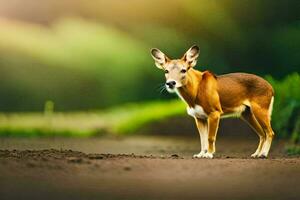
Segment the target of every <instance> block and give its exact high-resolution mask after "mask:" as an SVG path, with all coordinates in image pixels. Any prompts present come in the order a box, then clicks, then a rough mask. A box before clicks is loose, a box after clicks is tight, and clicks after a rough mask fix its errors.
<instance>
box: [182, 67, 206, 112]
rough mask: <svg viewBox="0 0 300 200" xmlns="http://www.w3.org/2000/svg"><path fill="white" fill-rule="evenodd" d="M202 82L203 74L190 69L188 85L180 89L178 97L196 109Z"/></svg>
mask: <svg viewBox="0 0 300 200" xmlns="http://www.w3.org/2000/svg"><path fill="white" fill-rule="evenodd" d="M201 80H202V72H200V71H197V70H194V69H190V70H189V71H188V74H187V83H186V85H184V86H182V87H180V88H178V93H179V94H178V95H179V96H180V97H181V98H182V99H183V100H184V101H185V102H186V103H187V104H188V106H189V107H194V106H195V104H196V99H197V96H198V90H199V84H200V82H201Z"/></svg>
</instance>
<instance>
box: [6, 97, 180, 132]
mask: <svg viewBox="0 0 300 200" xmlns="http://www.w3.org/2000/svg"><path fill="white" fill-rule="evenodd" d="M184 113H185V106H184V103H182V102H181V101H180V100H171V101H155V102H146V103H132V104H126V105H123V106H120V107H116V108H112V109H108V110H105V111H102V112H69V113H55V112H53V113H52V114H51V115H50V116H49V114H47V113H44V114H43V113H27V114H24V113H14V114H3V113H2V114H0V136H18V137H19V136H23V137H35V136H65V137H66V136H73V137H88V136H96V135H102V134H105V133H110V134H132V133H135V132H136V131H137V130H138V129H139V128H141V127H143V126H145V125H146V124H149V123H151V122H155V121H159V120H162V119H165V118H168V117H172V116H178V115H182V114H184Z"/></svg>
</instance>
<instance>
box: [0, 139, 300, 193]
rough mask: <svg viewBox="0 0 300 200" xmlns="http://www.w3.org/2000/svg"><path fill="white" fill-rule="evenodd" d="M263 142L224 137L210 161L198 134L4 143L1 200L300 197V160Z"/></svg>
mask: <svg viewBox="0 0 300 200" xmlns="http://www.w3.org/2000/svg"><path fill="white" fill-rule="evenodd" d="M256 143H257V141H256V138H255V137H254V136H253V137H244V138H236V137H223V138H222V137H220V138H219V139H218V143H217V148H218V149H217V150H218V154H217V155H216V158H214V159H212V160H207V159H192V155H193V154H194V153H197V152H198V149H199V143H198V139H197V137H196V136H195V137H194V138H180V137H169V136H168V137H150V136H143V137H126V138H90V139H88V138H86V139H66V138H65V139H63V138H60V139H55V138H53V139H1V140H0V145H1V149H3V150H1V151H0V199H299V198H300V190H299V187H298V186H299V180H300V159H299V157H289V156H287V155H285V154H284V143H283V142H277V141H275V142H274V145H273V148H272V152H271V158H269V159H260V160H257V159H250V158H249V155H250V154H251V153H253V151H254V150H255V147H256V145H257V144H256ZM67 149H72V150H67Z"/></svg>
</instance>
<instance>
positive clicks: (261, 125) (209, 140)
mask: <svg viewBox="0 0 300 200" xmlns="http://www.w3.org/2000/svg"><path fill="white" fill-rule="evenodd" d="M150 52H151V56H152V57H153V59H154V62H155V65H156V67H158V68H159V69H161V70H163V71H164V73H165V78H166V82H165V87H166V90H167V91H168V92H169V93H176V94H177V95H178V96H179V97H180V98H181V99H182V100H183V102H185V104H186V106H187V113H188V115H190V116H192V117H193V118H194V119H195V122H196V127H197V129H198V132H199V135H200V143H201V151H200V153H198V154H195V155H194V156H193V158H213V157H214V154H215V152H216V147H215V143H216V136H217V131H218V128H219V122H220V119H221V118H226V117H237V118H241V119H242V120H243V121H245V122H246V123H247V124H248V125H249V126H250V127H251V128H252V129H253V130H254V132H255V133H257V135H258V138H259V143H258V147H257V149H256V151H255V152H254V153H253V154H252V155H251V157H252V158H267V157H268V154H269V150H270V148H271V143H272V140H273V137H274V131H273V129H272V127H271V115H272V109H273V103H274V90H273V88H272V86H271V84H270V83H268V82H267V81H266V80H265V79H263V78H261V77H259V76H257V75H254V74H249V73H229V74H223V75H218V76H217V75H215V74H214V73H212V72H210V71H208V70H206V71H199V70H196V69H195V66H196V64H197V59H198V57H199V54H200V48H199V47H198V46H197V45H193V46H192V47H191V48H190V49H188V50H187V51H186V53H185V54H184V55H183V56H182V58H180V59H170V58H169V57H167V56H166V55H165V54H164V53H163V52H162V51H160V50H159V49H157V48H153V49H151V51H150Z"/></svg>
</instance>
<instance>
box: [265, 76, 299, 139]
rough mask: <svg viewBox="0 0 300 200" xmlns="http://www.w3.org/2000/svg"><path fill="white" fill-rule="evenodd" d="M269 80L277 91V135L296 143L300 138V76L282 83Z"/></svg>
mask: <svg viewBox="0 0 300 200" xmlns="http://www.w3.org/2000/svg"><path fill="white" fill-rule="evenodd" d="M267 80H268V81H270V83H271V84H272V85H273V87H274V89H275V100H274V108H273V114H272V125H273V128H274V129H275V131H276V135H278V136H282V137H291V138H292V140H293V141H294V142H298V141H299V137H300V90H299V89H300V88H299V87H300V76H299V74H298V73H294V74H291V75H288V76H287V77H285V78H284V79H283V80H281V81H277V80H275V79H273V78H272V77H271V76H268V77H267Z"/></svg>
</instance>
